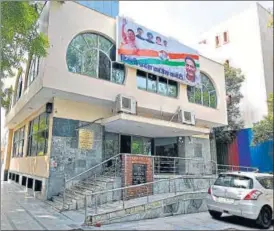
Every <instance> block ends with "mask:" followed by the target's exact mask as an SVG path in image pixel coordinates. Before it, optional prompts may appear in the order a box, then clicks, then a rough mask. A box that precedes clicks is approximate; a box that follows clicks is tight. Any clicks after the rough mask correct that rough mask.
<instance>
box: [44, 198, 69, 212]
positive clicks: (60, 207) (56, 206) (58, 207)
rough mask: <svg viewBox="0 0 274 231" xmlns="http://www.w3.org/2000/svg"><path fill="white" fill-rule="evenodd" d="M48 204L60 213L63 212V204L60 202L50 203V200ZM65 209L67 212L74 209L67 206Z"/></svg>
mask: <svg viewBox="0 0 274 231" xmlns="http://www.w3.org/2000/svg"><path fill="white" fill-rule="evenodd" d="M46 203H47V204H49V205H50V206H51V207H53V208H54V209H56V210H57V211H58V212H60V211H62V210H63V203H60V202H58V201H50V200H47V201H46ZM64 209H65V210H70V209H72V208H70V206H69V205H67V204H65V206H64Z"/></svg>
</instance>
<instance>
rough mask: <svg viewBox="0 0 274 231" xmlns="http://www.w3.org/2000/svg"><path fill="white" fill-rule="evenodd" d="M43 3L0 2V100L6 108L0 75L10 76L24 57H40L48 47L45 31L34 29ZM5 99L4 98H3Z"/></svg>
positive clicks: (24, 60)
mask: <svg viewBox="0 0 274 231" xmlns="http://www.w3.org/2000/svg"><path fill="white" fill-rule="evenodd" d="M42 4H43V3H35V4H33V3H31V2H25V1H18V2H15V1H3V2H1V45H0V46H1V47H0V48H1V61H0V65H1V88H0V91H1V92H0V93H1V103H2V106H3V107H5V108H7V105H8V102H9V99H8V97H7V96H6V93H7V92H8V91H5V90H4V89H3V85H4V84H3V81H2V80H3V78H7V77H14V75H15V73H14V72H15V71H14V70H17V69H18V68H20V67H21V65H22V63H24V62H26V59H25V57H26V56H28V57H29V58H30V59H31V58H32V56H37V57H44V56H46V54H47V48H48V46H49V43H48V39H47V37H46V35H45V34H43V33H41V32H39V31H38V23H37V21H38V18H39V14H40V12H41V10H42V8H43V6H44V5H42ZM5 99H7V100H8V101H5Z"/></svg>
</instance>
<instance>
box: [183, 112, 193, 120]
mask: <svg viewBox="0 0 274 231" xmlns="http://www.w3.org/2000/svg"><path fill="white" fill-rule="evenodd" d="M184 120H185V121H186V122H191V121H192V114H191V112H189V111H184Z"/></svg>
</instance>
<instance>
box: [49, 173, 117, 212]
mask: <svg viewBox="0 0 274 231" xmlns="http://www.w3.org/2000/svg"><path fill="white" fill-rule="evenodd" d="M119 187H121V178H120V177H110V176H108V175H107V174H106V175H103V176H100V177H97V178H88V179H85V180H82V181H80V182H78V183H77V184H75V185H74V186H73V187H71V188H70V189H66V194H65V203H64V208H63V193H60V194H59V195H58V196H53V197H52V200H49V201H47V203H48V204H50V205H51V206H52V207H54V208H55V209H56V210H58V211H62V210H77V209H81V208H84V205H85V195H91V194H92V193H93V192H98V191H104V190H111V189H113V188H119ZM115 196H116V195H115V194H113V195H112V194H111V193H110V194H108V195H105V196H102V197H100V198H99V202H100V203H104V202H107V201H113V200H115V198H114V197H115ZM89 198H90V197H88V200H89ZM88 202H89V203H90V201H88Z"/></svg>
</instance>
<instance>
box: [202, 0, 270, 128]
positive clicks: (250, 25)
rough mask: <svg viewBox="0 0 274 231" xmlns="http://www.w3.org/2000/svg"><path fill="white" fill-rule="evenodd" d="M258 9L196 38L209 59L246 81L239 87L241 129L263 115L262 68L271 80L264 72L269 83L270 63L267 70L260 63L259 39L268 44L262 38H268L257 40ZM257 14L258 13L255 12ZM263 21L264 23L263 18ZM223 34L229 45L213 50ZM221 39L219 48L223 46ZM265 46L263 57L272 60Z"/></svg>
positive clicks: (219, 25)
mask: <svg viewBox="0 0 274 231" xmlns="http://www.w3.org/2000/svg"><path fill="white" fill-rule="evenodd" d="M258 8H261V6H259V5H258V4H257V3H254V4H253V5H252V6H251V7H250V8H248V9H247V10H245V11H244V12H242V13H241V14H238V15H235V16H233V17H232V18H230V19H229V20H227V21H225V22H222V23H220V24H218V25H216V26H214V27H213V28H212V29H210V30H209V31H207V32H206V33H204V34H202V36H201V37H200V41H201V40H203V39H206V40H207V44H206V45H203V46H204V47H206V48H205V49H204V51H205V52H204V54H208V55H211V56H213V57H214V58H217V59H218V60H219V61H220V62H224V61H225V60H229V61H230V65H231V66H233V67H237V68H241V70H242V72H243V74H244V75H245V78H246V80H245V82H244V83H243V86H242V93H243V95H244V98H243V99H242V102H241V105H240V106H241V111H242V116H243V119H244V121H245V127H251V126H252V124H253V123H254V122H257V121H259V120H261V119H262V118H263V116H264V115H266V113H267V104H266V99H267V97H266V84H265V69H264V67H267V69H268V70H270V69H271V70H272V77H271V76H270V75H271V74H270V71H268V73H269V74H268V75H269V77H267V79H272V82H273V63H272V66H270V64H265V65H264V62H263V53H262V52H263V51H262V46H261V37H263V40H264V41H265V40H268V38H266V37H267V36H269V33H266V32H265V33H263V35H262V36H261V33H260V27H259V16H258ZM263 10H264V9H263ZM261 11H262V10H259V12H261ZM260 17H261V16H260ZM263 18H264V20H265V16H264V17H263ZM261 21H262V20H261ZM225 31H228V38H229V43H227V44H224V45H222V46H221V47H218V48H216V47H215V36H216V35H218V34H220V35H221V38H222V39H223V32H225ZM222 39H221V44H222V43H223V41H222ZM272 43H273V34H272ZM203 46H200V47H203ZM267 46H268V45H266V46H265V47H263V50H264V53H265V56H267V58H268V59H272V60H273V58H272V57H273V55H272V56H270V51H269V49H268V48H267ZM272 47H273V44H272ZM271 52H272V49H271ZM267 83H269V84H270V83H271V81H269V80H268V81H267ZM271 86H272V84H271Z"/></svg>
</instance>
